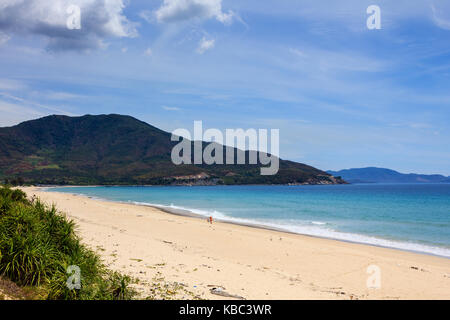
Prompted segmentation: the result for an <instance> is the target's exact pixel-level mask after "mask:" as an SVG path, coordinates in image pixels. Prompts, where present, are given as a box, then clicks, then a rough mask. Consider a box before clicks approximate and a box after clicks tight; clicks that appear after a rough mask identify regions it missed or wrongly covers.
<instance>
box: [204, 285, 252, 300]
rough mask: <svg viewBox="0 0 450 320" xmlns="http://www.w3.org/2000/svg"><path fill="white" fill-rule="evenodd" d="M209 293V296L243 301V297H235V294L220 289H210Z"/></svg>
mask: <svg viewBox="0 0 450 320" xmlns="http://www.w3.org/2000/svg"><path fill="white" fill-rule="evenodd" d="M209 292H211V294H214V295H216V296H221V297H226V298H234V299H238V300H245V298H244V297H241V296H238V295H235V294H230V293H228V292H226V291H225V290H223V289H222V288H220V287H217V288H211V289H210V290H209Z"/></svg>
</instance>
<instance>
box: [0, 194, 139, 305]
mask: <svg viewBox="0 0 450 320" xmlns="http://www.w3.org/2000/svg"><path fill="white" fill-rule="evenodd" d="M75 230H76V225H75V224H74V222H73V221H71V220H69V219H68V218H67V217H65V216H64V215H63V214H62V213H60V212H59V211H58V210H57V209H56V207H54V206H51V207H49V206H47V205H45V204H44V203H42V202H41V201H40V200H39V199H28V198H27V196H26V194H25V193H24V192H22V191H20V190H16V189H11V188H10V187H8V186H0V280H1V281H0V293H2V292H3V293H2V295H1V296H2V297H3V296H4V295H5V294H6V295H8V291H14V292H13V293H11V294H9V295H10V296H12V297H15V298H20V297H25V298H27V299H30V298H32V299H68V300H78V299H80V300H90V299H95V300H121V299H131V298H133V297H134V296H135V294H136V293H135V291H134V290H133V289H132V288H131V286H130V284H131V282H132V280H131V279H130V278H129V277H127V276H124V275H122V274H119V273H117V272H113V271H111V270H108V269H107V268H106V267H105V266H104V264H103V263H102V261H101V259H100V257H99V255H98V254H97V253H95V252H94V251H92V250H91V249H89V248H88V247H86V246H85V245H84V244H82V243H81V242H80V239H79V237H78V236H77V234H76V232H75ZM71 266H72V267H73V266H76V268H79V271H80V274H79V275H80V278H79V280H80V282H79V284H80V286H79V287H78V288H77V287H74V286H70V285H68V280H69V278H70V276H71V273H68V271H70V270H71V268H70V267H71ZM69 281H70V280H69ZM11 283H14V285H11ZM69 283H70V282H69ZM2 284H3V288H2ZM6 284H7V285H6ZM5 287H6V289H5ZM8 288H9V289H8ZM11 288H13V289H14V290H13V289H11ZM5 291H6V292H5ZM18 292H19V293H18Z"/></svg>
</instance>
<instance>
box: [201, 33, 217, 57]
mask: <svg viewBox="0 0 450 320" xmlns="http://www.w3.org/2000/svg"><path fill="white" fill-rule="evenodd" d="M215 43H216V40H214V39H210V40H208V39H206V38H205V37H203V38H202V39H201V40H200V43H199V45H198V48H197V52H198V53H200V54H203V53H205V52H206V51H207V50H210V49H212V48H214V45H215Z"/></svg>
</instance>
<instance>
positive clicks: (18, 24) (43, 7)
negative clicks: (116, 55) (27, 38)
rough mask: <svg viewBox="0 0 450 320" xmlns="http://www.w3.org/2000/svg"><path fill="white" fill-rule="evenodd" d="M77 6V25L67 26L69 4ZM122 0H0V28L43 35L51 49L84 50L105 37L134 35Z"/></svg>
mask: <svg viewBox="0 0 450 320" xmlns="http://www.w3.org/2000/svg"><path fill="white" fill-rule="evenodd" d="M71 5H75V6H78V7H79V8H80V13H81V29H74V30H72V29H69V28H68V27H67V21H68V19H69V17H70V16H71V13H70V12H69V13H68V11H67V9H68V8H69V6H71ZM124 8H125V4H124V0H52V1H48V0H27V1H23V0H6V2H5V0H2V2H1V4H0V9H1V10H0V31H1V32H3V33H6V34H8V35H9V36H10V35H11V34H16V33H18V34H25V35H27V34H36V35H42V36H45V37H46V38H47V39H48V40H49V42H48V47H49V49H51V50H55V51H58V50H88V49H97V48H101V47H102V46H104V45H105V44H104V40H105V39H106V38H109V37H136V36H137V30H136V26H137V24H136V23H133V22H130V21H129V20H128V19H127V18H126V17H125V15H124V14H123V9H124Z"/></svg>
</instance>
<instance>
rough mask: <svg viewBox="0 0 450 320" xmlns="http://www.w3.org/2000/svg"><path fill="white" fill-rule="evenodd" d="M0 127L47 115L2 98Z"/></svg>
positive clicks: (0, 101)
mask: <svg viewBox="0 0 450 320" xmlns="http://www.w3.org/2000/svg"><path fill="white" fill-rule="evenodd" d="M0 113H1V114H2V116H1V117H0V127H6V126H13V125H16V124H18V123H20V122H23V121H27V120H31V119H36V118H39V117H42V116H45V115H46V113H42V112H39V111H37V110H34V109H32V108H27V107H24V106H21V105H18V104H13V103H9V102H5V101H2V100H0Z"/></svg>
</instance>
